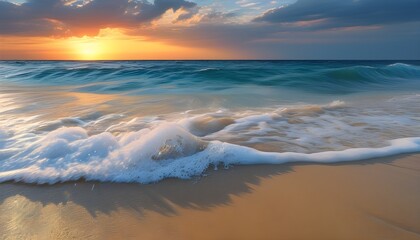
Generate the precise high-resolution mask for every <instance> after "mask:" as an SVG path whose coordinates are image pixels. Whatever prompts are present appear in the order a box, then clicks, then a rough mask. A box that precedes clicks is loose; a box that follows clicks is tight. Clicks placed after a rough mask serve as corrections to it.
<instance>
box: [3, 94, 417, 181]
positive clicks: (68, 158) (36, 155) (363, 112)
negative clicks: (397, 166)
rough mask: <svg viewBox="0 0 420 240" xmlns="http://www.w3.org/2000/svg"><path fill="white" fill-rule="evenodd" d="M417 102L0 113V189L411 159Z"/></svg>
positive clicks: (12, 103) (10, 102)
mask: <svg viewBox="0 0 420 240" xmlns="http://www.w3.org/2000/svg"><path fill="white" fill-rule="evenodd" d="M5 99H6V98H5ZM3 100H4V99H3ZM18 100H19V99H18ZM15 102H16V101H15V100H14V99H11V100H10V99H9V100H8V99H6V100H4V102H3V104H5V105H7V106H12V107H16V106H15V105H16V103H15ZM418 102H419V97H418V95H410V96H405V97H403V98H393V99H392V100H390V101H381V102H380V104H378V103H375V104H374V105H373V107H366V106H359V105H357V104H353V105H352V103H347V102H343V101H333V102H331V103H328V104H325V105H315V104H311V105H308V104H295V105H282V106H272V107H264V108H262V107H261V108H254V109H224V108H220V109H207V110H205V111H203V110H202V109H199V111H183V112H174V113H170V114H166V115H165V114H162V115H155V116H153V115H152V116H141V115H134V116H132V117H129V116H127V113H125V112H123V113H122V112H116V111H110V112H109V113H105V114H102V113H98V114H97V112H96V110H95V109H93V110H91V111H83V113H84V114H86V115H69V116H61V115H59V116H58V117H55V116H52V117H45V116H44V115H43V113H45V112H43V111H40V112H36V111H35V112H31V114H32V115H30V114H20V115H19V111H16V112H9V113H5V114H3V115H0V126H1V128H0V182H4V181H23V182H30V183H50V184H51V183H56V182H63V181H70V180H77V179H80V178H84V179H87V180H97V181H114V182H140V183H150V182H156V181H159V180H162V179H164V178H171V177H174V178H183V179H185V178H190V177H192V176H196V175H200V174H202V173H203V172H204V171H205V170H206V169H207V168H209V166H212V165H215V166H217V165H219V164H223V165H226V166H229V165H232V164H238V165H241V164H281V163H287V162H312V163H332V162H342V161H356V160H363V159H368V158H374V157H383V156H390V155H395V154H401V153H412V152H420V138H419V137H418V136H420V129H419V128H418V126H419V124H420V112H419V111H418V106H419V105H418ZM381 104H382V105H381ZM24 107H25V105H22V104H21V105H19V106H18V107H17V109H21V108H24ZM92 111H93V113H94V114H93V113H92ZM391 139H395V140H391ZM389 140H391V141H389Z"/></svg>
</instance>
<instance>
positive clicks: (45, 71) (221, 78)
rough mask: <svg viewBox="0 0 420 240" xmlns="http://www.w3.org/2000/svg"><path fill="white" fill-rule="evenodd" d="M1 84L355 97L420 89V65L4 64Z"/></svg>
mask: <svg viewBox="0 0 420 240" xmlns="http://www.w3.org/2000/svg"><path fill="white" fill-rule="evenodd" d="M415 63H417V62H415ZM417 64H418V63H417ZM0 81H3V82H7V83H9V84H10V83H15V84H26V85H39V84H42V85H48V86H57V85H58V86H73V87H75V88H76V89H77V90H81V91H88V92H121V93H124V92H126V91H133V90H136V89H140V90H141V89H154V90H155V91H154V92H159V91H160V90H159V89H160V88H162V87H165V86H169V85H170V86H171V87H172V88H173V89H175V90H176V89H178V90H179V91H189V90H191V89H200V90H205V91H214V90H218V89H226V88H234V87H236V86H237V85H238V84H241V85H244V84H248V85H257V86H272V87H280V88H281V87H284V88H294V89H300V90H303V91H310V92H320V93H351V92H359V91H369V90H381V89H393V88H406V89H410V88H413V87H414V88H417V89H419V88H420V87H419V86H420V84H419V81H420V66H419V65H413V64H406V63H392V64H388V63H382V62H379V63H375V62H372V63H370V64H368V63H366V62H350V63H348V62H294V61H292V62H287V61H286V62H273V61H266V62H264V61H262V62H260V61H255V62H253V61H250V62H248V61H244V62H229V61H226V62H218V61H215V62H212V61H210V62H208V61H205V62H200V61H185V62H182V61H181V62H180V61H177V62H171V61H162V62H147V61H145V62H141V61H140V62H135V61H134V62H130V61H127V62H118V61H116V62H53V63H51V62H42V61H41V62H4V61H3V62H0ZM86 85H88V87H85V86H86ZM175 90H174V91H175ZM166 91H168V90H166Z"/></svg>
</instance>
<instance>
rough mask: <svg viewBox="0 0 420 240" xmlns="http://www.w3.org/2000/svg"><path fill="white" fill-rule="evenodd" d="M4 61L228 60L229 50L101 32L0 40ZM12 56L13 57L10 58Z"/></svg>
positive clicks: (0, 54)
mask: <svg viewBox="0 0 420 240" xmlns="http://www.w3.org/2000/svg"><path fill="white" fill-rule="evenodd" d="M0 42H1V43H2V44H0V58H1V59H5V60H7V59H11V60H14V59H21V60H83V61H88V60H165V59H168V60H171V59H228V58H232V56H235V53H234V52H232V51H230V50H229V49H223V48H221V49H214V48H205V47H202V48H199V47H194V46H182V45H179V44H178V43H172V42H165V41H159V40H156V39H153V40H152V39H148V38H145V37H141V36H132V35H127V34H125V33H124V32H123V31H122V30H120V29H102V30H101V31H100V33H99V34H98V35H97V36H93V37H88V36H83V37H68V38H52V37H32V38H30V40H29V39H28V38H26V37H4V38H0ZM11 56H12V57H11Z"/></svg>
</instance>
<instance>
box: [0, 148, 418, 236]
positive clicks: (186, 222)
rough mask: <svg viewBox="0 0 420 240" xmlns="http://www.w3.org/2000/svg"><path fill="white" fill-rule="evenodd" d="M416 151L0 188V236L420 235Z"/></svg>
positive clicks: (0, 186) (2, 185)
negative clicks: (148, 180) (145, 178)
mask: <svg viewBox="0 0 420 240" xmlns="http://www.w3.org/2000/svg"><path fill="white" fill-rule="evenodd" d="M419 203H420V155H419V154H417V155H403V156H398V157H392V158H381V159H373V160H368V161H360V162H347V163H342V164H328V165H319V164H316V165H314V164H285V165H261V166H235V167H233V168H231V169H229V170H224V169H220V170H218V171H209V172H208V176H206V177H202V178H196V179H192V180H187V181H186V180H176V179H169V180H165V181H162V182H160V183H157V184H150V185H140V184H112V183H98V182H95V183H94V182H82V181H79V182H71V183H63V184H55V185H52V186H49V185H42V186H39V185H30V184H22V183H2V184H0V239H72V238H78V239H420V204H419Z"/></svg>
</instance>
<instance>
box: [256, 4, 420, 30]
mask: <svg viewBox="0 0 420 240" xmlns="http://www.w3.org/2000/svg"><path fill="white" fill-rule="evenodd" d="M254 21H257V22H270V23H299V22H302V21H313V23H314V26H315V27H317V28H323V29H328V28H339V27H352V26H369V25H384V24H394V23H404V22H413V21H420V1H419V0H316V1H315V0H298V1H297V2H296V3H294V4H291V5H288V6H286V7H282V8H276V9H272V10H269V11H267V12H265V13H264V14H263V15H262V16H260V17H258V18H256V19H254Z"/></svg>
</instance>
